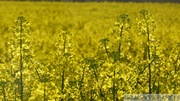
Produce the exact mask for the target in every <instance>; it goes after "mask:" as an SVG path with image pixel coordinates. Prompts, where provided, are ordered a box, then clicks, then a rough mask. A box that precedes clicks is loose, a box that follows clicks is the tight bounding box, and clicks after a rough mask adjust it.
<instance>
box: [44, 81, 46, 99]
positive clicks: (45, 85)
mask: <svg viewBox="0 0 180 101" xmlns="http://www.w3.org/2000/svg"><path fill="white" fill-rule="evenodd" d="M44 101H46V82H44Z"/></svg>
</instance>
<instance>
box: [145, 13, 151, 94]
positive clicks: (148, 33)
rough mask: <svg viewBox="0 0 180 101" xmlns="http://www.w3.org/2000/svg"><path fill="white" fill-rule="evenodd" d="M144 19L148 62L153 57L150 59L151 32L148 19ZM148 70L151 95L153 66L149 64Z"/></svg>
mask: <svg viewBox="0 0 180 101" xmlns="http://www.w3.org/2000/svg"><path fill="white" fill-rule="evenodd" d="M144 19H145V22H146V28H147V29H146V30H147V35H148V36H147V38H148V39H147V42H148V45H147V48H148V53H147V54H148V61H149V60H151V57H150V31H149V25H148V22H147V19H146V15H144ZM148 69H149V94H151V64H150V63H149V64H148Z"/></svg>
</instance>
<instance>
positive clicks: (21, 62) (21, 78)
mask: <svg viewBox="0 0 180 101" xmlns="http://www.w3.org/2000/svg"><path fill="white" fill-rule="evenodd" d="M22 20H23V18H22V17H20V95H21V97H20V98H21V101H23V81H22V80H23V77H22V69H23V57H22V44H23V43H22V31H23V29H22Z"/></svg>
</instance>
